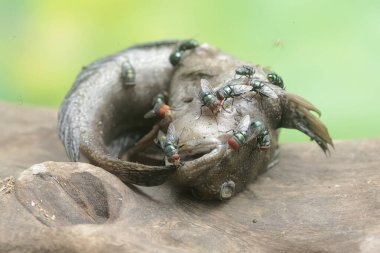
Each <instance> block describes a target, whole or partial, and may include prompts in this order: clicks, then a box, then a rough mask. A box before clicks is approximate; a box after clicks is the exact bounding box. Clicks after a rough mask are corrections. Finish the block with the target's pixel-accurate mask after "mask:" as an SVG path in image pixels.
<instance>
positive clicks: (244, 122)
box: [236, 115, 251, 131]
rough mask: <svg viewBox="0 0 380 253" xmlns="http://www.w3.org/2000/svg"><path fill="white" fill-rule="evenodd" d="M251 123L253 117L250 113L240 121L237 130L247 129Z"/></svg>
mask: <svg viewBox="0 0 380 253" xmlns="http://www.w3.org/2000/svg"><path fill="white" fill-rule="evenodd" d="M250 123H251V117H250V116H249V115H245V116H244V118H243V119H242V120H241V121H240V123H239V125H238V126H237V128H236V130H237V131H247V130H248V128H249V125H250Z"/></svg>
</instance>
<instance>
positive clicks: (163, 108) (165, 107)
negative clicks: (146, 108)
mask: <svg viewBox="0 0 380 253" xmlns="http://www.w3.org/2000/svg"><path fill="white" fill-rule="evenodd" d="M167 110H170V106H168V105H163V106H162V107H161V108H160V110H159V112H158V113H159V114H160V116H161V117H164V116H165V112H166V111H167Z"/></svg>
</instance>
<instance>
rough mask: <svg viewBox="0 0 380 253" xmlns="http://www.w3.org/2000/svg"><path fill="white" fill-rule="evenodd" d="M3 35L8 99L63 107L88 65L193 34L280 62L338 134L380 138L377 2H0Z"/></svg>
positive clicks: (1, 91) (1, 61)
mask: <svg viewBox="0 0 380 253" xmlns="http://www.w3.org/2000/svg"><path fill="white" fill-rule="evenodd" d="M0 36H1V37H0V53H1V54H0V100H7V101H12V102H15V103H18V104H33V105H44V106H54V107H57V106H58V105H59V104H60V102H61V101H62V99H63V97H64V95H65V93H66V92H67V91H68V89H69V88H70V86H71V84H72V82H73V80H74V78H75V76H76V75H77V73H78V72H79V71H80V69H81V67H82V66H83V65H86V64H88V63H90V62H92V61H93V60H95V59H97V58H99V57H102V56H105V55H107V54H112V53H114V52H117V51H120V50H122V49H124V48H126V47H129V46H131V45H133V44H136V43H143V42H148V41H155V40H162V39H172V38H174V39H177V38H179V39H183V38H192V37H194V38H196V39H198V40H200V41H202V42H208V43H211V44H213V45H215V46H217V47H219V48H220V49H221V50H223V51H227V52H229V53H231V54H233V55H236V56H238V57H240V58H242V59H245V60H249V61H252V62H254V63H258V64H260V65H263V66H269V67H271V68H272V69H273V70H275V71H276V72H277V73H279V74H280V75H281V76H282V77H283V79H284V81H285V84H286V86H287V89H288V90H289V91H291V92H294V93H297V94H298V95H301V96H303V97H305V98H306V99H308V100H310V101H311V102H312V103H313V104H315V105H316V106H317V107H319V108H320V109H321V110H322V112H323V115H322V120H323V121H324V122H325V123H326V124H327V126H328V128H329V130H330V133H331V135H332V137H333V138H334V139H355V138H369V137H378V136H380V113H379V108H380V102H379V101H380V73H379V70H380V68H379V67H380V62H379V61H380V60H379V57H380V1H378V0H377V1H376V0H372V1H370V0H360V1H359V0H357V1H355V0H351V1H331V0H319V1H312V0H286V1H285V0H282V1H280V0H277V1H276V0H260V1H259V0H251V1H242V0H235V1H201V0H192V1H178V0H177V1H176V0H167V1H142V0H140V1H115V0H114V1H112V0H108V1H104V0H103V1H100V0H92V1H73V0H66V1H48V0H33V1H32V0H30V1H26V0H25V1H21V0H0ZM305 140H307V138H306V137H304V136H303V135H302V134H300V133H297V132H296V131H290V130H286V131H284V133H283V135H282V141H305Z"/></svg>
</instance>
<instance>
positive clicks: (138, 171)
mask: <svg viewBox="0 0 380 253" xmlns="http://www.w3.org/2000/svg"><path fill="white" fill-rule="evenodd" d="M184 45H186V46H187V47H184ZM188 45H190V43H189V42H188V41H186V43H184V42H183V41H176V40H174V41H160V42H155V43H147V44H142V45H137V46H133V47H131V48H128V49H127V50H124V51H122V52H120V53H117V54H114V55H111V56H108V57H105V58H102V59H100V60H97V61H95V62H93V63H92V64H90V65H88V66H87V67H85V68H84V69H83V70H82V71H81V72H80V73H79V75H78V77H77V78H76V80H75V82H74V84H73V86H72V87H71V89H70V91H69V92H68V94H67V95H66V97H65V99H64V101H63V103H62V105H61V107H60V110H59V123H58V125H59V135H60V138H61V140H62V142H63V144H64V146H65V148H66V151H67V154H68V156H69V158H70V159H71V160H72V161H80V159H87V160H88V161H89V162H90V163H92V164H94V165H97V166H99V167H102V168H104V169H105V170H107V171H109V172H110V173H112V174H114V175H116V176H117V177H118V178H120V180H122V181H123V182H124V183H127V184H136V185H144V186H155V185H160V184H162V183H164V182H165V181H167V180H169V179H170V181H171V182H173V183H174V184H178V185H182V186H186V187H188V188H190V189H191V191H192V193H193V194H194V196H196V197H198V198H201V199H229V198H231V197H232V196H234V195H235V194H237V193H238V192H240V191H242V190H244V188H245V187H246V185H247V183H248V182H251V181H252V180H253V179H254V178H256V177H257V175H258V174H259V173H260V172H261V171H264V170H265V169H266V168H267V167H268V166H271V165H273V164H274V163H275V162H276V161H277V159H278V129H280V128H293V129H297V130H299V131H301V132H303V133H304V134H306V135H308V136H309V137H310V138H311V139H312V140H314V141H315V142H316V143H317V144H318V145H319V146H320V147H321V149H322V150H323V151H324V152H325V153H329V149H330V147H332V146H333V142H332V139H331V137H330V135H329V133H328V130H327V128H326V127H325V125H324V124H323V123H322V122H321V120H320V119H319V117H318V116H316V115H315V114H313V113H312V112H314V113H316V114H318V115H319V116H320V114H321V112H320V111H319V110H318V109H317V108H316V107H315V106H314V105H312V104H311V103H310V102H308V101H306V100H305V99H303V98H302V97H300V96H297V95H295V94H292V93H290V92H288V91H287V90H284V89H283V87H284V85H283V83H284V82H283V80H282V78H281V79H280V77H279V76H278V75H277V74H274V73H270V72H267V71H266V70H264V69H263V68H262V67H260V66H258V65H254V64H251V63H248V62H244V61H241V60H239V59H237V58H235V57H233V56H231V55H229V54H226V53H223V52H221V51H219V50H218V49H216V48H215V47H213V46H211V45H208V44H205V43H203V44H199V43H195V42H192V43H191V47H189V46H188ZM176 52H181V53H183V54H182V55H181V57H180V58H179V59H178V62H177V61H176V64H172V62H173V56H172V55H173V53H176ZM236 74H238V75H236ZM274 77H276V78H274ZM202 80H203V81H202ZM201 83H207V84H208V85H207V89H208V90H207V94H206V95H207V96H208V97H207V96H206V95H205V91H204V87H205V85H203V86H201ZM236 85H238V86H236ZM202 88H203V90H202ZM289 88H291V87H288V89H289ZM221 91H223V93H221ZM165 92H167V94H168V95H169V96H168V98H169V100H168V101H166V100H164V99H161V98H160V97H159V96H158V94H166V93H165ZM202 92H203V93H202ZM228 92H230V93H228ZM200 93H201V94H202V96H200ZM220 94H222V95H223V96H221V95H220ZM209 97H212V99H213V100H212V105H214V104H215V106H216V107H215V108H214V107H213V106H211V102H210V103H209V100H207V99H208V98H209ZM206 98H207V99H206ZM160 99H161V100H160ZM215 99H216V100H215ZM214 100H215V101H214ZM152 101H153V106H152ZM210 101H211V100H210ZM222 104H223V108H227V107H228V110H220V108H218V107H219V106H221V105H222ZM200 110H201V112H200ZM147 112H151V113H150V114H152V115H153V116H154V115H158V116H159V117H144V115H146V114H147ZM200 113H201V117H199V116H200ZM168 129H170V136H178V138H175V141H173V140H174V139H173V138H169V139H167V140H161V143H163V144H165V145H157V143H160V141H158V142H157V141H155V139H156V137H157V136H158V135H159V134H160V133H161V137H162V136H163V138H166V136H165V135H166V134H167V131H168ZM174 129H175V131H176V133H173V131H174ZM172 139H173V140H172ZM169 149H170V150H169ZM169 151H170V152H169ZM81 157H82V158H81ZM175 161H177V162H175ZM178 161H180V162H178Z"/></svg>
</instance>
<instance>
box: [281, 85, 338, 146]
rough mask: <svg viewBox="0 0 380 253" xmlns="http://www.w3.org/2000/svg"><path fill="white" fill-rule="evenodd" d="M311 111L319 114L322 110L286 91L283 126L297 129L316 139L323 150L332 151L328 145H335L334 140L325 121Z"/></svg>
mask: <svg viewBox="0 0 380 253" xmlns="http://www.w3.org/2000/svg"><path fill="white" fill-rule="evenodd" d="M310 111H314V112H316V113H318V114H319V115H320V114H321V112H320V111H319V110H318V109H317V108H316V107H315V106H314V105H312V104H311V103H309V102H308V101H306V100H305V99H303V98H301V97H299V96H297V95H295V94H292V93H289V92H285V93H284V97H283V114H282V120H281V126H280V127H285V128H293V129H297V130H299V131H301V132H303V133H304V134H306V135H307V136H309V137H310V138H311V139H312V140H314V141H316V142H317V144H318V145H319V146H320V147H321V149H322V150H323V152H325V153H330V151H329V147H328V145H330V146H331V147H334V144H333V141H332V139H331V137H330V135H329V132H328V130H327V128H326V126H325V125H324V124H323V122H322V121H321V120H320V119H318V117H316V116H314V115H313V114H312V113H311V112H310Z"/></svg>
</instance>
